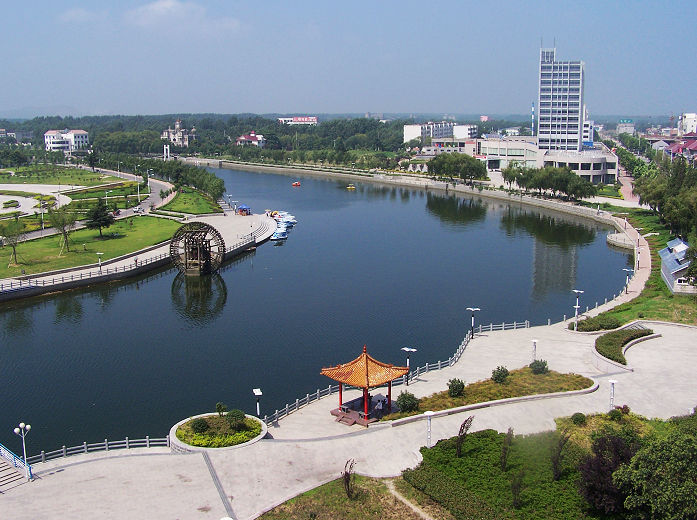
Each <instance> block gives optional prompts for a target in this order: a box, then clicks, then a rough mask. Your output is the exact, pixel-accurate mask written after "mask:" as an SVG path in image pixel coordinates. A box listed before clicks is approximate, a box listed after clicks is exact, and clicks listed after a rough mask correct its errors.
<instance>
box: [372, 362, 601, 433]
mask: <svg viewBox="0 0 697 520" xmlns="http://www.w3.org/2000/svg"><path fill="white" fill-rule="evenodd" d="M592 385H593V381H591V380H590V379H588V378H587V377H584V376H581V375H578V374H560V373H559V372H555V371H553V370H550V371H549V372H547V373H546V374H533V373H532V370H531V369H530V367H525V368H521V369H518V370H511V372H510V375H509V376H508V378H507V380H506V382H505V383H502V384H501V383H495V382H494V381H492V380H491V379H487V380H485V381H478V382H476V383H471V384H469V385H467V386H465V391H464V393H463V394H462V396H460V397H450V396H449V395H448V391H447V389H446V390H444V391H443V392H438V393H435V394H433V395H430V396H428V397H423V398H421V399H419V411H416V412H397V413H393V414H389V415H386V416H385V417H384V418H383V420H387V421H389V420H393V419H400V418H402V417H408V416H410V415H416V414H419V413H422V412H423V411H424V410H433V411H434V412H437V411H439V410H447V409H449V408H456V407H458V406H465V405H468V404H475V403H484V402H486V401H495V400H497V399H506V398H510V397H520V396H524V395H534V394H548V393H552V392H567V391H570V390H581V389H583V388H588V387H589V386H592Z"/></svg>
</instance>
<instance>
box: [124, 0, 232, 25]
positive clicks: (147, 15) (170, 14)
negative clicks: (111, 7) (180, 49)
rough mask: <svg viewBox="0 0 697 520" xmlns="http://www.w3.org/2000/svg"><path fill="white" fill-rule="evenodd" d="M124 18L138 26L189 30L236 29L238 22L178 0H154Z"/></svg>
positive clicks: (197, 5) (191, 3)
mask: <svg viewBox="0 0 697 520" xmlns="http://www.w3.org/2000/svg"><path fill="white" fill-rule="evenodd" d="M125 16H126V20H127V21H128V22H130V23H131V24H133V25H136V26H139V27H149V28H151V27H163V28H167V29H170V30H171V29H177V30H182V29H186V30H190V31H205V32H208V31H222V30H227V31H230V30H237V29H238V28H239V25H240V24H239V22H238V21H237V20H236V19H234V18H230V17H225V16H223V17H213V16H211V15H209V13H208V11H207V10H206V8H205V7H203V6H201V5H199V4H196V3H194V2H185V1H180V0H156V1H155V2H151V3H149V4H146V5H142V6H140V7H136V8H135V9H131V10H130V11H127V12H126V15H125Z"/></svg>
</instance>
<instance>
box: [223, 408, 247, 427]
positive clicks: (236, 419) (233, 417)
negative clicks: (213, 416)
mask: <svg viewBox="0 0 697 520" xmlns="http://www.w3.org/2000/svg"><path fill="white" fill-rule="evenodd" d="M225 417H226V418H227V421H228V423H229V424H230V428H232V429H233V430H240V429H242V428H243V427H244V418H245V414H244V412H243V411H242V410H238V409H237V408H233V409H232V410H230V411H229V412H228V413H227V415H226V416H225Z"/></svg>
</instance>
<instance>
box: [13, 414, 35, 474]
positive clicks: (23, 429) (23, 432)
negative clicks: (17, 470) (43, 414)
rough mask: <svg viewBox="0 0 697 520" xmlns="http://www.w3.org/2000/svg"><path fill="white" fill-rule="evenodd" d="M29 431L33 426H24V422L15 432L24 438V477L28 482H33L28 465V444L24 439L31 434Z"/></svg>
mask: <svg viewBox="0 0 697 520" xmlns="http://www.w3.org/2000/svg"><path fill="white" fill-rule="evenodd" d="M29 430H31V424H24V423H23V422H21V423H19V427H18V428H15V429H14V432H15V433H16V434H17V435H19V436H20V437H22V451H23V452H24V475H25V476H26V477H27V480H31V473H29V466H28V465H27V443H26V442H25V440H24V438H25V437H26V436H27V434H28V433H29Z"/></svg>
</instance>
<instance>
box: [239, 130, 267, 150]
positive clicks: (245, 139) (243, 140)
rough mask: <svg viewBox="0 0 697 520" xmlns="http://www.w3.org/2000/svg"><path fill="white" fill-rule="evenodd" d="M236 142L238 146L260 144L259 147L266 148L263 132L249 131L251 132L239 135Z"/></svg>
mask: <svg viewBox="0 0 697 520" xmlns="http://www.w3.org/2000/svg"><path fill="white" fill-rule="evenodd" d="M236 144H237V146H258V147H259V148H264V145H265V144H266V139H264V136H263V135H261V134H257V133H256V132H249V134H244V135H241V136H239V137H238V138H237V141H236Z"/></svg>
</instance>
